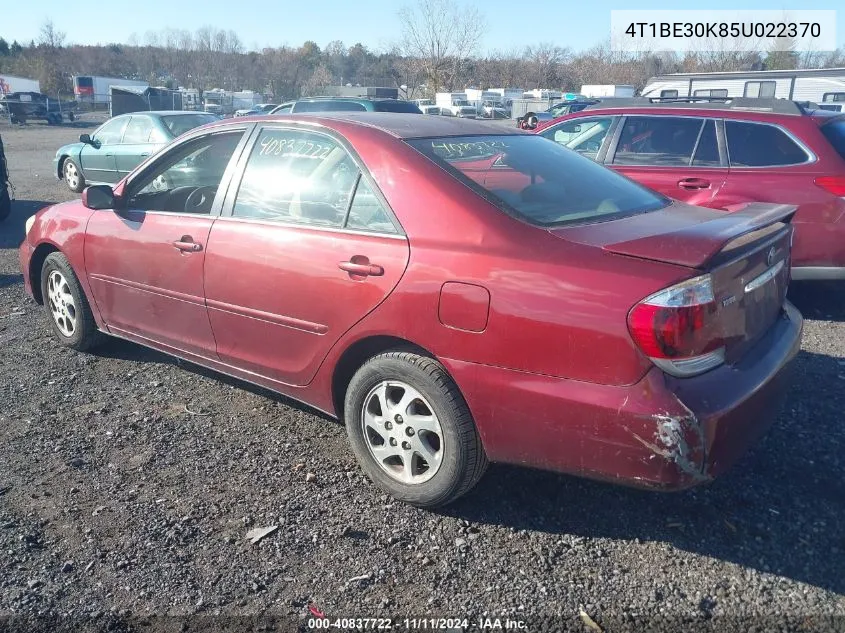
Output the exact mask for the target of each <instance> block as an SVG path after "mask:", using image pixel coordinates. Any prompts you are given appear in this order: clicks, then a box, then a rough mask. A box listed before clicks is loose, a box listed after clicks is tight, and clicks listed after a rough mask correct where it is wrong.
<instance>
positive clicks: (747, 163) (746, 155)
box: [725, 121, 809, 167]
mask: <svg viewBox="0 0 845 633" xmlns="http://www.w3.org/2000/svg"><path fill="white" fill-rule="evenodd" d="M725 134H726V135H727V140H728V156H729V157H730V161H731V167H777V166H779V165H798V164H801V163H806V162H807V161H808V160H809V156H807V152H805V151H804V150H803V149H802V148H801V147H800V146H799V145H798V144H797V143H796V142H795V141H794V140H792V139H791V138H790V137H789V135H788V134H787V133H786V132H784V131H783V130H782V129H780V128H779V127H776V126H774V125H767V124H761V123H743V122H741V121H725Z"/></svg>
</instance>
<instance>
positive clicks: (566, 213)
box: [407, 135, 670, 227]
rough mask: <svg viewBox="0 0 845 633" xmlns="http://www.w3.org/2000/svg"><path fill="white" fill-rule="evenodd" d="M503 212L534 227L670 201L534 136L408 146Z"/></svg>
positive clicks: (585, 220)
mask: <svg viewBox="0 0 845 633" xmlns="http://www.w3.org/2000/svg"><path fill="white" fill-rule="evenodd" d="M407 143H408V144H409V145H411V146H412V147H414V148H415V149H416V150H417V151H419V152H420V153H422V154H423V155H424V156H426V157H428V158H429V159H430V160H432V161H434V162H435V163H436V164H438V165H440V166H441V167H443V168H444V169H445V170H446V171H448V172H449V173H451V174H452V175H453V176H455V177H456V178H457V179H458V180H460V181H461V182H463V183H464V184H466V185H467V186H468V187H470V188H471V189H473V190H474V191H476V192H477V193H479V194H480V195H481V196H482V197H484V198H486V199H487V200H489V201H490V202H492V203H493V204H495V205H496V206H498V207H499V208H500V209H502V210H503V211H505V212H506V213H508V214H510V215H513V216H516V217H519V218H521V219H522V220H524V221H526V222H529V223H531V224H534V225H536V226H543V227H554V226H562V225H566V224H584V223H590V222H601V221H606V220H613V219H617V218H620V217H625V216H628V215H633V214H637V213H645V212H648V211H654V210H657V209H662V208H664V207H666V206H667V205H668V204H670V201H669V200H668V199H667V198H665V197H663V196H661V195H660V194H658V193H656V192H653V191H651V190H649V189H647V188H645V187H643V186H642V185H639V184H637V183H635V182H633V181H631V180H629V179H627V178H625V177H623V176H621V175H619V174H617V173H615V172H613V171H612V170H610V169H607V168H605V167H602V166H601V165H599V164H597V163H595V162H593V161H591V160H590V159H588V158H585V157H584V156H579V155H578V154H576V153H575V152H572V151H569V150H568V149H566V148H564V147H562V146H561V145H559V144H557V143H549V142H548V140H546V139H544V138H541V137H540V136H539V135H502V136H486V135H485V136H465V137H448V138H424V139H412V140H409V141H407Z"/></svg>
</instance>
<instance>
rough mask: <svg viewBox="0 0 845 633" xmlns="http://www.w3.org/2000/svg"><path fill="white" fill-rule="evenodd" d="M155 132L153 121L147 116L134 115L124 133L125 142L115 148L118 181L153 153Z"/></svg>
mask: <svg viewBox="0 0 845 633" xmlns="http://www.w3.org/2000/svg"><path fill="white" fill-rule="evenodd" d="M152 132H153V121H152V119H151V118H150V117H149V116H147V115H146V114H133V115H132V116H131V117H130V119H129V123H127V124H126V129H125V130H124V131H123V141H122V142H121V144H120V145H118V146H117V147H116V148H115V163H116V165H117V172H118V176H117V177H118V180H119V179H121V178H124V177H125V176H127V175H129V172H131V171H132V170H133V169H135V168H136V167H137V166H138V165H139V164H141V161H143V160H144V159H145V158H147V156H149V155H150V153H151V152H152V146H151V145H150V136H151V135H152Z"/></svg>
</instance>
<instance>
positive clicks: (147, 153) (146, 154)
mask: <svg viewBox="0 0 845 633" xmlns="http://www.w3.org/2000/svg"><path fill="white" fill-rule="evenodd" d="M149 155H150V153H149V152H141V156H142V157H144V156H149Z"/></svg>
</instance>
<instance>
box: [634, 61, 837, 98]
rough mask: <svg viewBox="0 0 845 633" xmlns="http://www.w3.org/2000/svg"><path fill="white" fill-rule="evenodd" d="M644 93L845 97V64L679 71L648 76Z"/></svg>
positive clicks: (656, 95)
mask: <svg viewBox="0 0 845 633" xmlns="http://www.w3.org/2000/svg"><path fill="white" fill-rule="evenodd" d="M642 96H643V97H660V98H663V99H672V98H683V97H720V98H732V97H768V98H772V97H774V98H777V99H791V100H793V101H813V102H816V103H822V102H834V101H837V100H845V68H824V69H813V70H758V71H747V72H746V71H738V72H724V73H678V74H673V75H660V76H658V77H652V78H651V79H649V80H648V83H647V84H646V86H645V88H643V91H642Z"/></svg>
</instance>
